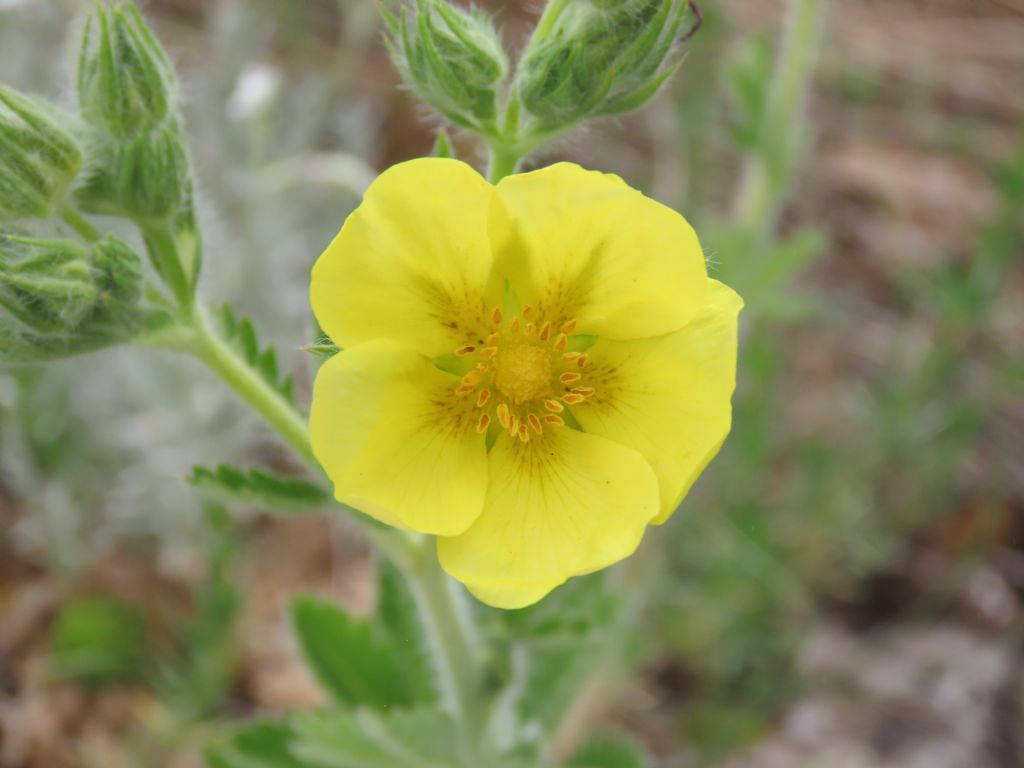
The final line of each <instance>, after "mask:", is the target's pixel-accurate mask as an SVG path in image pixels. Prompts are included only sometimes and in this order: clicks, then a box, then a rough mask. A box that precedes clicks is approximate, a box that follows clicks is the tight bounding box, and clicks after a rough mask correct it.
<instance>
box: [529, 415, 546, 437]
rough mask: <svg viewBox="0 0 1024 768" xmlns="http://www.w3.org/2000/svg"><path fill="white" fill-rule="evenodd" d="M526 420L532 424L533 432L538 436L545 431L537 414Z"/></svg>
mask: <svg viewBox="0 0 1024 768" xmlns="http://www.w3.org/2000/svg"><path fill="white" fill-rule="evenodd" d="M526 419H527V421H529V422H530V426H531V427H533V431H534V432H536V433H537V434H538V435H539V434H540V433H541V432H543V431H544V427H542V426H541V425H540V419H538V418H537V414H535V413H531V414H530V415H529V416H527V417H526Z"/></svg>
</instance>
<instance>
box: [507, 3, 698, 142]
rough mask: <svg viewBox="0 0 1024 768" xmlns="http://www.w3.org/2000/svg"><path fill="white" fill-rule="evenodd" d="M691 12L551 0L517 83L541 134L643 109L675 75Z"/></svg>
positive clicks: (665, 6) (680, 6) (671, 6)
mask: <svg viewBox="0 0 1024 768" xmlns="http://www.w3.org/2000/svg"><path fill="white" fill-rule="evenodd" d="M691 6H692V4H690V3H688V2H687V0H614V1H613V0H568V1H564V0H563V2H558V0H554V1H553V2H552V3H551V6H550V7H549V9H548V12H547V13H545V16H544V17H543V18H542V19H541V22H540V24H539V25H538V28H537V32H536V33H535V34H534V37H533V38H532V39H531V40H530V43H529V45H528V46H527V48H526V50H525V51H524V52H523V58H522V62H521V64H520V66H519V74H518V77H517V78H516V88H517V89H518V93H519V97H520V99H521V100H522V104H523V107H524V108H525V110H526V111H527V113H528V114H529V115H530V116H531V117H532V118H533V120H534V121H535V125H536V129H537V130H539V131H542V132H544V131H558V130H562V129H565V128H568V127H571V126H573V125H576V124H578V123H580V122H582V121H584V120H587V119H593V118H598V117H608V116H612V115H621V114H624V113H626V112H631V111H633V110H635V109H638V108H639V107H641V106H643V105H644V104H645V103H646V102H647V101H648V100H649V99H650V98H651V97H652V96H654V94H655V93H657V91H658V89H659V88H660V87H661V86H662V84H664V82H665V81H666V80H667V79H668V78H669V77H670V76H671V75H672V73H673V72H674V71H675V69H676V64H675V63H674V62H673V61H672V53H673V50H674V49H675V47H676V45H677V43H678V42H679V41H680V39H681V38H683V37H684V30H683V20H684V18H685V16H686V11H687V8H688V7H691ZM698 21H699V16H698ZM691 31H692V30H691Z"/></svg>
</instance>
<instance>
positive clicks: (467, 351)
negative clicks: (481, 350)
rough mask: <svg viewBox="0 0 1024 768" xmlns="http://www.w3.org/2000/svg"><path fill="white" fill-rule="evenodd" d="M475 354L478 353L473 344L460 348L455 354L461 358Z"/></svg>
mask: <svg viewBox="0 0 1024 768" xmlns="http://www.w3.org/2000/svg"><path fill="white" fill-rule="evenodd" d="M474 352H476V347H474V346H473V345H472V344H467V345H466V346H464V347H459V348H458V349H456V350H455V354H456V355H458V356H459V357H466V355H472V354H473V353H474Z"/></svg>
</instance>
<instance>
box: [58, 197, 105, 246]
mask: <svg viewBox="0 0 1024 768" xmlns="http://www.w3.org/2000/svg"><path fill="white" fill-rule="evenodd" d="M60 217H61V218H62V219H63V220H64V223H66V224H67V225H68V226H69V227H71V228H72V229H73V230H75V232H77V233H78V234H79V235H81V236H82V238H83V239H84V240H87V241H88V242H90V243H95V242H98V241H99V239H100V237H102V236H101V235H100V233H99V230H97V229H96V227H94V226H93V225H92V224H90V223H89V222H88V221H87V220H86V218H85V217H84V216H82V214H80V213H79V212H78V211H76V210H75V209H74V208H72V207H71V206H70V205H62V206H61V208H60Z"/></svg>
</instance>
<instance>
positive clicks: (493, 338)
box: [487, 333, 501, 347]
mask: <svg viewBox="0 0 1024 768" xmlns="http://www.w3.org/2000/svg"><path fill="white" fill-rule="evenodd" d="M499 341H501V334H500V333H492V334H491V335H490V336H488V337H487V344H488V345H489V346H492V347H493V346H494V345H495V344H497V343H498V342H499Z"/></svg>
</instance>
